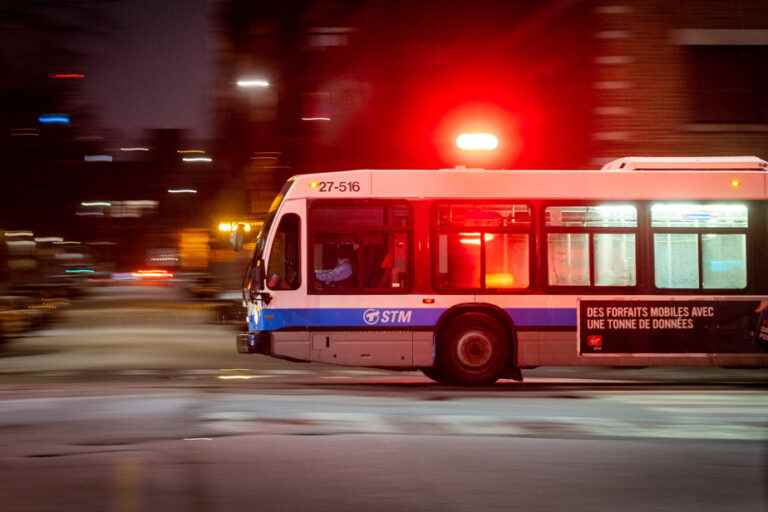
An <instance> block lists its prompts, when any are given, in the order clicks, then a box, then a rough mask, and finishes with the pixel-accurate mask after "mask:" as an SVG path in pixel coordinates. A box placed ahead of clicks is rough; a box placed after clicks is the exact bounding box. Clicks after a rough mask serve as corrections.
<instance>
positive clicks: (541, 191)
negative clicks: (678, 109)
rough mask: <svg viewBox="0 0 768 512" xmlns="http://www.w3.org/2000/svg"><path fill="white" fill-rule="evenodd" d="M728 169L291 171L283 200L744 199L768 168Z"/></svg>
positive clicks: (760, 189)
mask: <svg viewBox="0 0 768 512" xmlns="http://www.w3.org/2000/svg"><path fill="white" fill-rule="evenodd" d="M762 169H763V170H749V169H731V170H721V169H716V170H703V169H672V170H664V171H659V170H632V172H616V171H614V170H611V171H610V172H607V171H604V170H562V171H561V170H544V171H532V170H520V171H517V170H515V171H510V170H481V169H461V168H458V169H439V170H416V169H411V170H407V169H399V170H396V169H363V170H351V171H337V172H325V173H316V174H304V175H297V176H294V177H293V178H292V179H293V180H294V183H293V186H292V187H291V188H290V190H289V192H288V194H287V196H286V199H297V198H318V199H319V198H390V199H392V198H410V199H416V198H424V199H440V198H446V199H447V198H476V199H484V198H485V199H494V198H499V199H502V198H504V199H551V200H560V199H562V200H566V199H573V200H577V199H586V200H604V201H606V200H697V199H698V200H747V199H766V198H767V197H768V172H766V170H765V168H764V167H763V168H762Z"/></svg>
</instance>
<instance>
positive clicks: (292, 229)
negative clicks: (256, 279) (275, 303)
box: [267, 213, 301, 290]
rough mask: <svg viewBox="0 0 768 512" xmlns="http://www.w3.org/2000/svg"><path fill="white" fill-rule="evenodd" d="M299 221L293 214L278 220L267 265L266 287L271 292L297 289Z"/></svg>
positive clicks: (299, 251)
mask: <svg viewBox="0 0 768 512" xmlns="http://www.w3.org/2000/svg"><path fill="white" fill-rule="evenodd" d="M300 225H301V221H300V220H299V216H298V215H296V214H295V213H287V214H285V215H283V218H282V219H280V224H279V225H278V226H277V232H275V238H274V240H273V241H272V250H271V252H270V253H269V264H268V265H267V286H268V287H269V288H270V289H272V290H295V289H297V288H298V287H299V284H300V276H301V267H300V255H301V237H300V227H299V226H300Z"/></svg>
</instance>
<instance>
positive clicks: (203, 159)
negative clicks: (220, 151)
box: [181, 156, 213, 162]
mask: <svg viewBox="0 0 768 512" xmlns="http://www.w3.org/2000/svg"><path fill="white" fill-rule="evenodd" d="M181 160H182V161H184V162H213V159H212V158H210V157H207V156H187V157H184V158H182V159H181Z"/></svg>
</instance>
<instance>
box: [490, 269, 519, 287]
mask: <svg viewBox="0 0 768 512" xmlns="http://www.w3.org/2000/svg"><path fill="white" fill-rule="evenodd" d="M485 286H486V288H512V287H514V286H515V276H514V275H513V274H509V273H506V272H502V273H498V274H486V276H485Z"/></svg>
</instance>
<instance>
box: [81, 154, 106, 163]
mask: <svg viewBox="0 0 768 512" xmlns="http://www.w3.org/2000/svg"><path fill="white" fill-rule="evenodd" d="M83 160H85V161H86V162H111V161H112V156H111V155H85V156H84V157H83Z"/></svg>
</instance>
